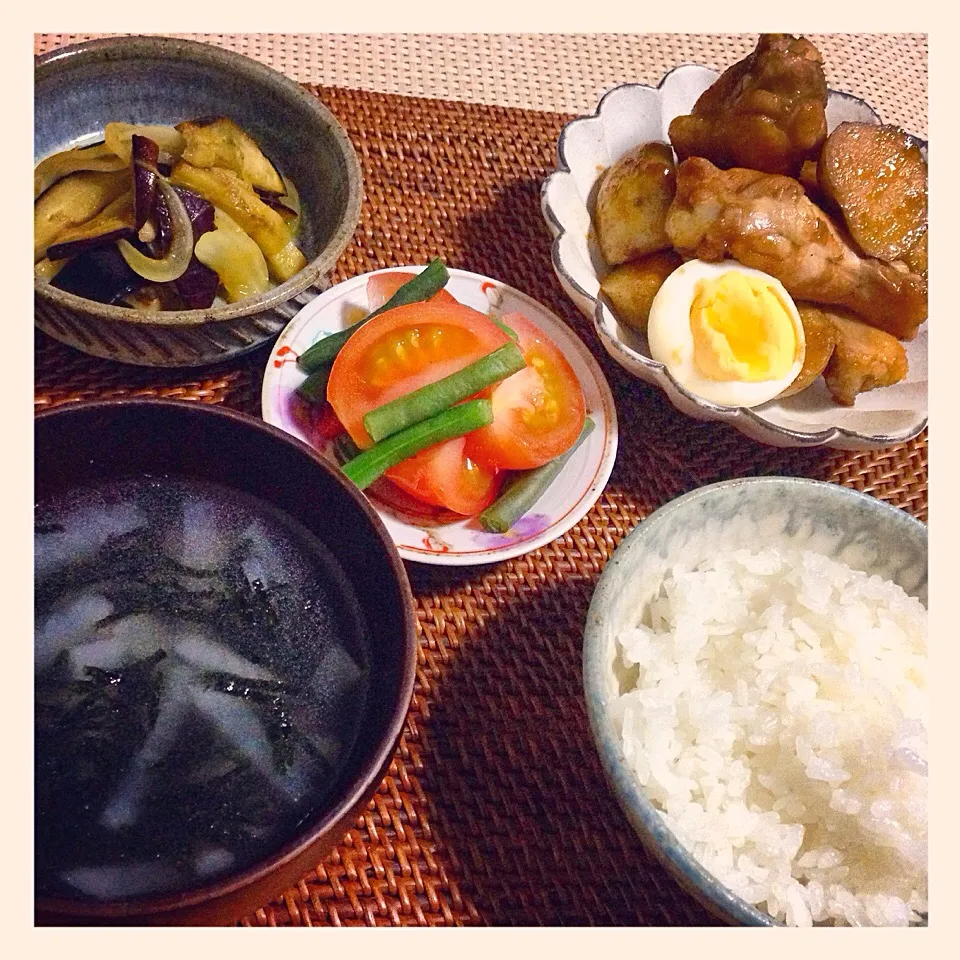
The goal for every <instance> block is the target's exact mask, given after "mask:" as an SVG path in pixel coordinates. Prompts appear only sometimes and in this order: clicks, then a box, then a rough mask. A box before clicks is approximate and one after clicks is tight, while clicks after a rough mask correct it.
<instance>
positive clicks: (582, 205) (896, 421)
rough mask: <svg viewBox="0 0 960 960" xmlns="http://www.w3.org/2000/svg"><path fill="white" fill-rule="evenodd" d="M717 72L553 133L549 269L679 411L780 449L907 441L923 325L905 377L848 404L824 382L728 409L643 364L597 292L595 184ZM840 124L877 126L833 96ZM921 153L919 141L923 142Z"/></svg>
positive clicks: (622, 98) (627, 96)
mask: <svg viewBox="0 0 960 960" xmlns="http://www.w3.org/2000/svg"><path fill="white" fill-rule="evenodd" d="M717 76H718V74H717V72H716V71H714V70H710V69H708V68H707V67H701V66H694V65H685V66H681V67H677V68H675V69H674V70H671V71H670V72H669V73H668V74H667V75H666V76H665V77H664V78H663V79H662V80H661V81H660V83H659V84H658V85H657V86H656V87H648V86H645V85H643V84H639V83H628V84H623V85H622V86H619V87H615V88H614V89H613V90H611V91H610V92H609V93H607V94H606V95H605V96H604V97H603V99H602V100H601V101H600V105H599V106H598V108H597V112H596V113H595V114H594V115H593V116H590V117H581V118H579V119H577V120H573V121H571V122H570V123H568V124H567V125H566V126H565V127H564V128H563V131H562V132H561V134H560V142H559V145H558V152H559V161H560V163H559V169H558V170H557V171H556V172H554V173H553V174H551V175H550V177H548V178H547V180H546V181H545V183H544V184H543V189H542V192H541V207H542V210H543V216H544V218H545V220H546V222H547V225H548V226H549V228H550V231H551V233H552V234H553V237H554V241H553V249H552V259H553V268H554V270H555V271H556V274H557V277H558V279H559V280H560V283H561V285H562V286H563V288H564V290H565V291H566V292H567V294H568V295H569V296H570V298H571V299H572V300H573V302H574V303H575V304H576V305H577V307H578V308H579V309H580V310H581V311H582V312H583V313H584V315H585V316H587V317H588V318H589V319H590V320H592V321H593V323H594V326H595V327H596V330H597V334H598V335H599V337H600V340H601V342H602V343H603V345H604V347H605V349H606V350H607V352H608V353H609V354H610V355H611V356H612V357H613V358H614V360H616V361H617V362H618V363H619V364H620V365H621V366H622V367H624V368H625V369H627V370H629V371H630V372H631V373H633V374H634V375H635V376H637V377H639V378H640V379H641V380H645V381H647V382H648V383H653V384H656V385H657V386H659V387H660V388H661V389H662V390H664V391H665V392H666V394H667V396H668V397H669V398H670V401H671V402H672V403H673V405H674V406H675V407H676V408H677V409H678V410H680V411H681V412H682V413H684V414H686V415H688V416H691V417H694V418H696V419H698V420H720V421H723V422H724V423H729V424H730V425H731V426H733V427H736V428H737V429H738V430H740V431H741V432H742V433H744V434H746V435H747V436H749V437H752V438H753V439H754V440H759V441H761V442H762V443H768V444H771V445H773V446H779V447H812V446H829V447H837V448H840V449H845V450H869V449H875V448H878V447H885V446H889V445H891V444H894V443H901V442H903V441H905V440H909V439H910V438H911V437H915V436H916V435H917V434H918V433H920V432H921V430H923V428H924V427H925V426H926V424H927V324H924V326H923V328H922V329H921V330H920V333H919V334H918V335H917V337H916V338H915V339H914V340H912V341H911V342H910V343H908V344H906V345H905V346H906V350H907V361H908V364H909V372H908V374H907V377H906V378H905V379H904V380H903V381H901V382H900V383H898V384H895V385H894V386H891V387H885V388H882V389H878V390H872V391H870V392H869V393H864V394H861V395H860V396H859V397H858V398H857V402H856V404H855V405H854V406H853V407H841V406H838V405H837V404H836V403H834V401H833V400H832V399H831V397H830V394H829V393H828V392H827V389H826V386H825V385H824V383H823V380H822V379H818V380H817V382H816V383H814V384H813V385H812V386H811V387H809V388H808V389H806V390H804V391H802V392H801V393H799V394H797V395H795V396H793V397H789V398H787V399H785V400H774V401H771V402H770V403H766V404H763V405H762V406H760V407H755V408H753V409H747V408H745V407H727V406H722V405H720V404H715V403H710V402H709V401H706V400H702V399H700V398H699V397H696V396H694V395H693V394H691V393H689V392H688V391H687V390H685V389H684V388H683V387H682V386H681V385H680V384H679V383H678V382H677V381H676V380H675V379H674V378H673V377H672V376H671V374H670V373H669V371H668V370H667V369H666V367H664V366H663V364H661V363H657V362H656V361H655V360H652V359H651V358H650V354H649V347H648V345H647V341H646V337H644V336H642V335H640V334H637V333H635V332H634V331H632V330H630V329H629V328H628V327H626V326H625V325H623V324H621V323H619V322H618V321H617V318H616V316H615V315H614V313H613V310H612V309H611V307H610V304H609V303H608V302H607V301H606V299H605V298H604V297H603V296H602V295H601V292H600V279H601V277H602V276H603V275H604V274H605V273H606V271H607V269H608V267H607V265H606V264H605V263H604V262H603V258H602V256H601V255H600V252H599V250H598V249H597V247H596V244H595V243H594V240H593V233H592V228H591V219H592V213H593V207H594V198H595V195H596V190H597V187H598V185H599V182H600V178H601V177H602V175H603V173H604V172H605V171H606V169H607V168H608V167H609V166H610V165H611V164H613V163H614V162H615V161H616V160H618V159H619V158H620V157H621V156H622V155H623V154H624V153H626V151H627V150H629V149H630V148H631V147H634V146H636V145H637V144H640V143H645V142H647V141H651V140H659V141H662V142H664V143H669V137H668V135H667V129H668V127H669V126H670V121H671V120H672V119H673V118H674V117H675V116H678V115H680V114H686V113H689V112H690V111H691V109H692V108H693V105H694V103H695V102H696V100H697V98H698V97H699V96H700V94H701V93H702V92H703V91H704V90H706V88H707V87H708V86H710V84H711V83H713V81H714V80H716V79H717ZM845 120H855V121H860V122H865V123H880V122H881V121H880V117H879V116H878V115H877V113H876V111H875V110H874V109H873V108H872V107H871V106H869V104H867V103H865V102H864V101H863V100H860V99H859V98H857V97H854V96H851V95H850V94H845V93H837V92H836V91H833V90H831V91H830V93H829V96H828V99H827V126H828V127H829V129H831V130H832V129H833V128H834V127H835V126H837V124H839V123H841V122H843V121H845ZM923 149H924V152H926V145H925V144H924V147H923Z"/></svg>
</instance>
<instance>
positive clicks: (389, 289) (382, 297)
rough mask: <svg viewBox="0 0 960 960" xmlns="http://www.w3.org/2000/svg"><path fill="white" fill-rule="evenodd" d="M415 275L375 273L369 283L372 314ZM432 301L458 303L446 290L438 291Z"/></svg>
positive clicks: (369, 302)
mask: <svg viewBox="0 0 960 960" xmlns="http://www.w3.org/2000/svg"><path fill="white" fill-rule="evenodd" d="M415 276H416V274H415V273H407V272H404V271H400V272H395V273H375V274H374V275H373V276H372V277H371V278H370V279H369V280H368V281H367V309H368V310H369V311H370V312H371V313H372V312H373V311H374V310H379V309H380V307H382V306H383V305H384V304H385V303H386V302H387V301H388V300H389V299H390V298H391V297H392V296H393V295H394V294H395V293H396V292H397V291H398V290H399V289H400V288H401V287H402V286H403V285H404V284H405V283H406V282H407V281H408V280H412V279H413V278H414V277H415ZM430 300H431V301H439V302H440V303H456V302H457V301H456V298H455V297H454V296H453V294H452V293H450V292H449V291H447V290H446V289H440V290H438V291H437V292H436V293H435V294H434V295H433V296H432V297H431V298H430Z"/></svg>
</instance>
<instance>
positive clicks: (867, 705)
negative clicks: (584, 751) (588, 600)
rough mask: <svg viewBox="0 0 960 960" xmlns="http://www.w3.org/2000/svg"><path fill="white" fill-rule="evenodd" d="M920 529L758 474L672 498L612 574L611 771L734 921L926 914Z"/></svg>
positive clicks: (590, 669)
mask: <svg viewBox="0 0 960 960" xmlns="http://www.w3.org/2000/svg"><path fill="white" fill-rule="evenodd" d="M925 538H926V529H925V527H923V525H922V524H919V523H918V522H917V521H914V520H912V519H911V518H910V517H908V516H907V515H905V514H903V513H902V512H901V511H898V510H895V509H893V508H890V507H888V506H886V505H884V504H882V503H879V502H878V501H876V500H873V498H870V497H866V496H864V495H862V494H857V493H855V492H854V491H850V490H844V489H843V488H840V487H836V486H834V485H831V484H822V483H816V482H813V481H807V480H796V479H788V478H758V479H751V480H741V481H729V482H726V483H722V484H716V485H714V486H712V487H707V488H704V489H702V490H699V491H695V492H694V493H692V494H688V495H686V496H685V497H681V498H679V499H678V500H676V501H674V502H672V503H670V504H668V505H667V506H666V507H664V508H661V510H659V511H657V513H656V514H655V515H654V516H653V517H651V518H648V519H647V520H646V521H644V523H643V524H642V525H641V527H640V528H638V530H637V531H635V532H634V533H633V534H631V536H630V537H629V538H628V540H627V541H626V542H625V543H624V544H623V545H622V546H621V547H620V548H619V549H618V551H617V553H616V554H615V556H614V558H613V560H612V561H611V563H610V564H609V565H608V567H607V570H605V571H604V575H603V577H602V578H601V583H600V586H599V587H598V590H597V593H596V595H595V597H594V601H593V603H592V604H591V608H590V613H589V615H588V623H587V631H586V638H585V645H584V674H585V685H586V692H587V702H588V710H589V713H590V720H591V726H592V728H593V733H594V736H595V739H596V741H597V743H598V746H599V748H600V753H601V758H602V760H603V762H604V767H605V770H606V773H607V776H608V779H609V781H610V782H611V785H612V786H613V788H614V791H615V793H616V794H617V796H618V799H619V800H620V802H621V805H622V806H623V807H624V810H625V812H626V813H627V815H628V817H629V819H630V821H631V823H632V824H633V826H634V828H635V829H636V830H637V832H638V833H639V834H640V837H641V839H642V840H644V841H645V842H646V843H647V845H648V847H650V848H651V850H652V851H653V852H654V853H655V854H656V855H657V856H658V857H660V859H661V860H663V861H664V863H665V864H666V866H667V867H668V868H669V869H670V870H671V872H673V873H674V875H675V876H676V877H677V879H678V880H680V882H681V883H682V884H683V885H684V886H686V887H687V888H688V889H690V890H691V892H693V893H694V894H695V895H697V896H698V897H699V898H700V899H701V900H702V901H704V903H705V905H706V906H708V907H709V908H711V909H713V911H714V912H718V913H720V914H721V915H722V916H723V917H724V918H725V919H728V920H733V921H737V922H741V923H747V924H770V923H774V922H779V923H786V924H789V925H810V924H814V923H816V924H828V925H829V924H851V925H907V924H911V923H918V922H925V916H926V909H927V906H926V897H927V884H926V877H927V866H926V855H927V834H926V689H925V687H926V609H925V602H926V539H925ZM718 544H719V545H721V546H720V547H719V548H718Z"/></svg>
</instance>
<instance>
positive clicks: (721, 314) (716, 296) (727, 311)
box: [690, 270, 797, 381]
mask: <svg viewBox="0 0 960 960" xmlns="http://www.w3.org/2000/svg"><path fill="white" fill-rule="evenodd" d="M690 332H691V334H692V337H693V361H694V364H695V365H696V366H697V368H698V369H699V371H700V373H702V374H703V376H705V377H709V378H710V379H711V380H741V381H758V380H776V379H778V378H780V377H783V376H785V375H786V374H787V373H788V372H789V370H790V367H791V366H792V364H793V361H794V358H795V356H796V353H797V334H796V328H795V327H794V323H793V318H792V316H791V314H790V313H789V312H788V310H787V308H786V306H785V304H784V303H783V301H782V300H781V298H780V296H779V295H778V294H777V292H776V291H775V290H774V289H773V288H772V287H770V286H769V285H768V284H767V283H765V282H764V281H763V280H762V279H760V278H759V277H751V276H744V275H743V274H741V273H737V272H735V271H733V270H731V271H729V272H727V273H723V274H721V275H720V276H719V277H716V278H715V279H709V280H701V281H699V283H698V284H697V286H696V289H695V293H694V297H693V302H692V303H691V305H690Z"/></svg>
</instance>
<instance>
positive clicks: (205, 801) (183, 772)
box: [35, 479, 368, 899]
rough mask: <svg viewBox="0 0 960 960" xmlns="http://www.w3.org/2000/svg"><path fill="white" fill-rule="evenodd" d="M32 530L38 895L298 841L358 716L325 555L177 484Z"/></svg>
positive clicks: (139, 489) (206, 874)
mask: <svg viewBox="0 0 960 960" xmlns="http://www.w3.org/2000/svg"><path fill="white" fill-rule="evenodd" d="M97 511H100V513H98V512H97ZM192 523H196V525H195V526H194V527H191V524H192ZM78 524H80V525H81V526H83V525H85V526H83V529H80V528H78V526H77V525H78ZM35 533H36V537H37V542H38V544H41V543H44V544H45V547H44V554H43V560H42V563H38V574H37V580H36V587H35V606H36V613H37V637H38V640H37V644H38V646H37V661H36V662H37V667H36V670H37V672H36V681H35V692H36V709H35V724H36V733H35V745H36V759H35V776H36V787H37V789H36V794H35V797H36V799H35V821H36V851H37V853H36V860H37V870H36V884H37V889H38V891H42V892H45V893H55V894H59V895H64V894H66V895H70V896H76V895H77V893H78V892H79V893H81V894H84V895H87V896H94V897H98V898H101V899H103V898H107V899H125V898H129V897H131V896H138V895H147V894H151V893H160V892H169V891H171V890H176V889H187V888H190V887H193V886H196V885H198V884H200V883H201V882H204V881H206V880H207V879H209V878H211V877H213V876H216V875H219V874H222V873H223V872H225V871H227V870H229V869H232V868H235V867H242V866H244V865H246V864H249V863H251V862H254V861H255V860H256V859H257V858H259V857H260V856H262V855H264V854H265V853H267V852H268V851H269V850H271V849H275V848H276V847H277V846H278V845H279V843H281V842H282V841H283V840H284V839H287V838H289V837H290V836H291V835H292V834H293V832H294V831H295V830H296V829H297V827H298V826H299V825H300V824H301V823H303V821H304V820H305V819H306V818H307V817H308V816H309V815H310V814H311V812H312V810H314V809H316V807H317V805H318V804H319V803H321V802H322V801H323V798H324V797H325V796H326V795H327V794H328V793H329V792H330V790H332V789H333V787H334V786H335V785H336V782H337V777H338V775H339V771H340V769H341V768H342V764H343V762H345V760H346V758H347V757H348V756H349V751H350V749H351V748H352V743H353V740H354V739H355V737H356V734H357V730H358V724H359V721H360V718H361V716H362V714H363V711H364V709H365V700H366V693H367V678H368V655H367V649H366V643H367V633H366V627H365V624H364V623H363V620H362V617H361V615H360V612H359V606H358V604H357V602H356V598H355V597H354V596H353V594H352V592H351V591H350V588H349V587H348V585H347V581H346V578H345V576H344V575H343V572H342V571H341V570H339V567H337V566H336V564H335V561H333V559H332V557H331V556H330V555H329V554H328V553H327V552H326V548H324V547H323V546H322V545H321V544H319V543H317V542H316V541H315V539H313V538H312V535H310V534H308V533H307V531H305V530H302V529H300V528H298V527H296V525H294V524H293V523H292V521H289V520H288V519H287V518H286V517H284V516H283V515H282V514H279V513H271V512H270V508H267V507H266V505H264V504H260V502H259V501H255V500H253V499H252V498H247V497H242V496H238V495H236V494H234V493H232V492H229V491H226V490H224V489H222V488H219V487H215V486H214V485H211V484H199V483H196V482H194V481H185V480H179V479H175V480H171V479H165V480H164V481H163V482H151V483H146V484H143V483H142V482H141V483H135V482H133V481H130V482H121V483H119V484H112V485H105V486H104V487H103V488H93V489H91V490H88V491H85V492H82V493H81V494H75V495H72V497H71V498H68V499H67V500H66V501H64V502H59V503H53V504H43V505H41V506H40V508H39V509H38V511H37V518H36V524H35ZM337 658H340V660H343V661H344V662H348V663H350V664H351V665H352V669H351V671H347V672H341V673H340V674H337V673H335V672H333V671H325V670H324V668H323V664H324V663H325V662H333V661H334V660H336V659H337Z"/></svg>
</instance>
